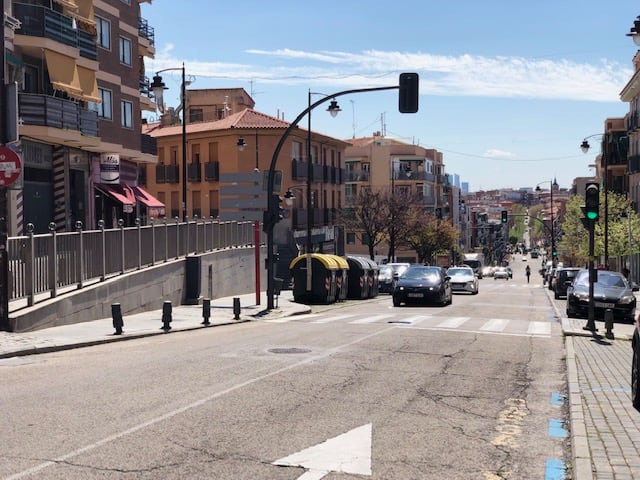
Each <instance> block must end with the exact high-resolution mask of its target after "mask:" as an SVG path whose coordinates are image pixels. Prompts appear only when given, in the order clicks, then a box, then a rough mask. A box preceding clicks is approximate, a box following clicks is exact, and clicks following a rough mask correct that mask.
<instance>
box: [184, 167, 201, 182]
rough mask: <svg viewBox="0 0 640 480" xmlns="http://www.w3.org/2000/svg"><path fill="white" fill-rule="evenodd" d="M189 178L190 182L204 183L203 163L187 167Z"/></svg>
mask: <svg viewBox="0 0 640 480" xmlns="http://www.w3.org/2000/svg"><path fill="white" fill-rule="evenodd" d="M187 178H188V179H189V181H190V182H201V181H202V164H201V163H190V164H189V165H187Z"/></svg>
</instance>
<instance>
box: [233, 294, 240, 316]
mask: <svg viewBox="0 0 640 480" xmlns="http://www.w3.org/2000/svg"><path fill="white" fill-rule="evenodd" d="M233 318H234V319H236V320H240V299H239V298H238V297H235V298H234V299H233Z"/></svg>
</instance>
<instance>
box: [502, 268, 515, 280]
mask: <svg viewBox="0 0 640 480" xmlns="http://www.w3.org/2000/svg"><path fill="white" fill-rule="evenodd" d="M504 268H506V269H507V273H508V274H509V278H513V270H511V267H504Z"/></svg>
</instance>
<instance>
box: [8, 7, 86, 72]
mask: <svg viewBox="0 0 640 480" xmlns="http://www.w3.org/2000/svg"><path fill="white" fill-rule="evenodd" d="M13 15H14V16H15V17H16V18H17V19H18V20H20V22H22V26H21V28H20V30H18V32H17V33H18V34H19V35H26V36H31V37H41V38H49V39H51V40H54V41H56V42H59V43H62V44H63V45H69V46H71V47H74V48H77V49H78V50H79V52H80V56H82V57H85V58H88V59H90V60H97V59H98V49H97V46H96V42H95V39H94V35H93V34H91V33H88V32H85V31H83V30H81V29H79V28H73V26H72V19H71V17H68V16H66V15H63V14H61V13H58V12H56V11H54V10H52V9H50V8H47V7H43V6H38V5H27V4H24V3H14V4H13ZM16 43H17V44H19V43H20V42H19V41H17V40H16Z"/></svg>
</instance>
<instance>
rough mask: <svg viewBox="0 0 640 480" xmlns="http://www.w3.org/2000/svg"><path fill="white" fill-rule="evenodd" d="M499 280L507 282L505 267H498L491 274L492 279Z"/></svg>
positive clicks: (507, 273) (507, 275)
mask: <svg viewBox="0 0 640 480" xmlns="http://www.w3.org/2000/svg"><path fill="white" fill-rule="evenodd" d="M499 278H504V279H505V280H509V270H507V269H506V267H498V268H496V270H495V272H493V279H494V280H498V279H499Z"/></svg>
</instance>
